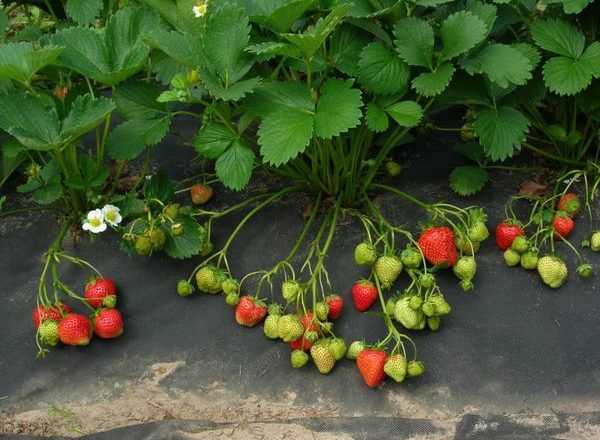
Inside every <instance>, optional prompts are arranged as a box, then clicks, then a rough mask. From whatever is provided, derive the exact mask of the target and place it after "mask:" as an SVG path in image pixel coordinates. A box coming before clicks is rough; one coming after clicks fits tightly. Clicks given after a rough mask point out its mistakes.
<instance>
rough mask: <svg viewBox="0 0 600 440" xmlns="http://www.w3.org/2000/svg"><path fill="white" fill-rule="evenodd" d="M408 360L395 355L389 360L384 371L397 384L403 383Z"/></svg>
mask: <svg viewBox="0 0 600 440" xmlns="http://www.w3.org/2000/svg"><path fill="white" fill-rule="evenodd" d="M406 369H407V364H406V359H405V358H404V356H402V355H401V354H394V355H392V356H390V357H389V358H387V361H385V365H384V366H383V371H385V374H387V375H388V376H389V377H391V378H392V379H394V380H395V381H396V382H402V381H403V380H404V378H405V377H406Z"/></svg>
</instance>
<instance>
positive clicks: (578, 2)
mask: <svg viewBox="0 0 600 440" xmlns="http://www.w3.org/2000/svg"><path fill="white" fill-rule="evenodd" d="M592 1H593V0H562V5H563V10H564V11H565V14H579V13H580V12H581V11H583V10H584V9H585V8H586V7H587V5H589V4H590V3H592Z"/></svg>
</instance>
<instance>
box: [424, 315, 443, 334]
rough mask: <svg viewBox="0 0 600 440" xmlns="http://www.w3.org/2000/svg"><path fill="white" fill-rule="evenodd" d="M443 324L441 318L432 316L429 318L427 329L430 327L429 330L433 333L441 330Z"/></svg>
mask: <svg viewBox="0 0 600 440" xmlns="http://www.w3.org/2000/svg"><path fill="white" fill-rule="evenodd" d="M441 323H442V320H441V319H440V317H439V316H430V317H429V318H427V327H429V330H431V331H433V332H434V331H436V330H437V329H439V328H440V324H441Z"/></svg>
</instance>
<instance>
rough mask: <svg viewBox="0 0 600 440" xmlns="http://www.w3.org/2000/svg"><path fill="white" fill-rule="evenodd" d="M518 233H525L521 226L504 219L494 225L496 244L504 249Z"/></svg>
mask: <svg viewBox="0 0 600 440" xmlns="http://www.w3.org/2000/svg"><path fill="white" fill-rule="evenodd" d="M519 235H523V236H524V235H525V231H524V230H523V228H521V227H520V226H519V225H517V224H513V223H511V222H510V221H506V220H505V221H503V222H501V223H500V224H499V225H498V226H496V246H498V247H499V248H500V249H502V250H503V251H505V250H506V249H508V248H509V247H510V245H511V244H512V242H513V241H514V240H515V238H517V237H518V236H519Z"/></svg>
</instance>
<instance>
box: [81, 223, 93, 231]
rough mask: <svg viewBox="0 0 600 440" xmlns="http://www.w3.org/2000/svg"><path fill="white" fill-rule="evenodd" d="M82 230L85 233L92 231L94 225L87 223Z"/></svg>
mask: <svg viewBox="0 0 600 440" xmlns="http://www.w3.org/2000/svg"><path fill="white" fill-rule="evenodd" d="M81 228H82V229H83V230H84V231H89V230H90V229H92V225H91V224H89V223H87V222H86V223H84V224H83V226H81Z"/></svg>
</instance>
